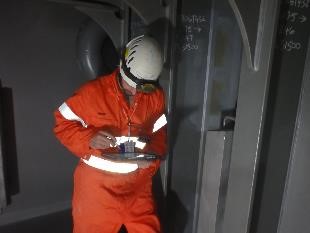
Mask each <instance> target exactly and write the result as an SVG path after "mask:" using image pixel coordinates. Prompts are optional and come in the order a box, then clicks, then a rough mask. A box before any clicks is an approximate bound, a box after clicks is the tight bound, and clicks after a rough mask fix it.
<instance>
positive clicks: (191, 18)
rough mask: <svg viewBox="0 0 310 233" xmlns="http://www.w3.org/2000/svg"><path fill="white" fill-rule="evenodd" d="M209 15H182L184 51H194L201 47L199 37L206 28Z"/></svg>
mask: <svg viewBox="0 0 310 233" xmlns="http://www.w3.org/2000/svg"><path fill="white" fill-rule="evenodd" d="M206 25H207V17H206V16H204V15H196V14H189V15H182V27H183V28H182V29H183V31H184V33H183V38H182V51H183V52H185V51H193V50H198V49H199V43H198V40H197V39H198V38H199V37H200V34H201V33H202V32H203V30H205V27H206Z"/></svg>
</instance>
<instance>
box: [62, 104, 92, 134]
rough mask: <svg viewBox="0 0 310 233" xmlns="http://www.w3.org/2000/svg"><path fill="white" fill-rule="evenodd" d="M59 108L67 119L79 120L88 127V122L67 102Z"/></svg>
mask: <svg viewBox="0 0 310 233" xmlns="http://www.w3.org/2000/svg"><path fill="white" fill-rule="evenodd" d="M58 110H59V112H60V113H61V115H62V116H63V117H64V118H65V119H67V120H70V121H79V122H80V123H81V124H82V125H83V127H85V128H87V124H86V123H85V122H84V121H83V120H82V119H81V118H80V117H79V116H77V115H76V114H75V113H74V112H73V111H72V110H71V108H70V107H69V106H68V105H67V104H66V103H63V104H62V105H61V106H60V107H59V108H58Z"/></svg>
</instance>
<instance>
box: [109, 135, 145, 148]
mask: <svg viewBox="0 0 310 233" xmlns="http://www.w3.org/2000/svg"><path fill="white" fill-rule="evenodd" d="M115 138H116V144H117V145H120V144H121V143H124V142H127V141H133V142H135V147H137V148H139V149H141V150H142V149H143V148H144V147H145V145H146V143H145V142H140V141H139V140H138V139H139V138H138V137H126V136H121V137H115Z"/></svg>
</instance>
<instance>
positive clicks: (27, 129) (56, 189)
mask: <svg viewBox="0 0 310 233" xmlns="http://www.w3.org/2000/svg"><path fill="white" fill-rule="evenodd" d="M84 19H85V16H84V15H83V14H81V13H80V12H78V11H76V10H74V9H72V8H70V7H66V6H61V7H59V5H58V4H55V3H51V2H47V1H40V0H29V1H19V0H12V1H1V2H0V28H1V37H0V51H1V52H0V79H1V81H2V84H3V86H4V87H6V88H7V89H9V90H10V91H11V93H12V97H13V106H12V107H13V111H14V119H13V121H14V125H15V137H16V150H15V151H16V155H14V153H13V152H14V148H11V149H10V150H9V151H11V154H8V155H7V157H8V161H9V167H8V169H9V174H11V173H13V174H14V171H13V170H12V169H14V167H17V169H18V170H17V171H16V172H15V174H16V173H17V174H18V177H14V179H11V181H12V182H14V183H11V184H10V187H15V188H14V192H13V193H16V194H14V195H13V196H12V197H11V198H12V202H11V204H10V205H9V206H8V207H7V208H6V209H5V211H4V213H3V214H2V215H0V225H5V224H7V223H11V222H15V221H19V220H21V219H27V218H31V217H35V216H39V215H44V214H47V213H50V212H57V211H58V210H63V209H66V208H70V205H71V204H70V200H71V192H72V172H73V168H74V166H75V164H76V162H77V160H76V159H75V158H74V157H73V156H72V155H71V154H70V153H69V152H68V151H66V149H65V148H64V147H63V146H61V145H60V144H59V143H58V142H57V141H56V139H55V137H54V135H53V132H52V128H53V124H54V119H53V111H54V110H55V109H56V108H57V107H58V105H60V104H61V103H62V101H63V100H64V99H65V98H67V97H68V96H69V95H70V94H71V93H72V92H73V90H75V89H76V88H77V87H78V86H79V85H80V84H81V83H83V82H84V81H86V78H85V77H83V75H82V73H81V71H80V69H79V67H78V63H77V61H76V44H75V41H76V37H77V33H78V30H79V26H80V24H81V23H82V22H83V20H84ZM11 131H14V129H13V128H12V129H11ZM12 144H13V146H14V143H12ZM15 156H16V161H14V157H15ZM16 179H18V180H16ZM16 186H18V187H16Z"/></svg>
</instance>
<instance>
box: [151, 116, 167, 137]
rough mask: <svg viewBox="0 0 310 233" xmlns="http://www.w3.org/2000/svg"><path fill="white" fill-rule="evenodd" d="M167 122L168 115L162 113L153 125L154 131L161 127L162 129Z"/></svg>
mask: <svg viewBox="0 0 310 233" xmlns="http://www.w3.org/2000/svg"><path fill="white" fill-rule="evenodd" d="M166 124H167V118H166V115H165V114H163V115H161V116H160V117H159V118H158V119H157V121H156V122H155V124H154V126H153V133H155V132H156V131H158V130H159V129H161V128H162V127H163V126H165V125H166Z"/></svg>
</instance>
